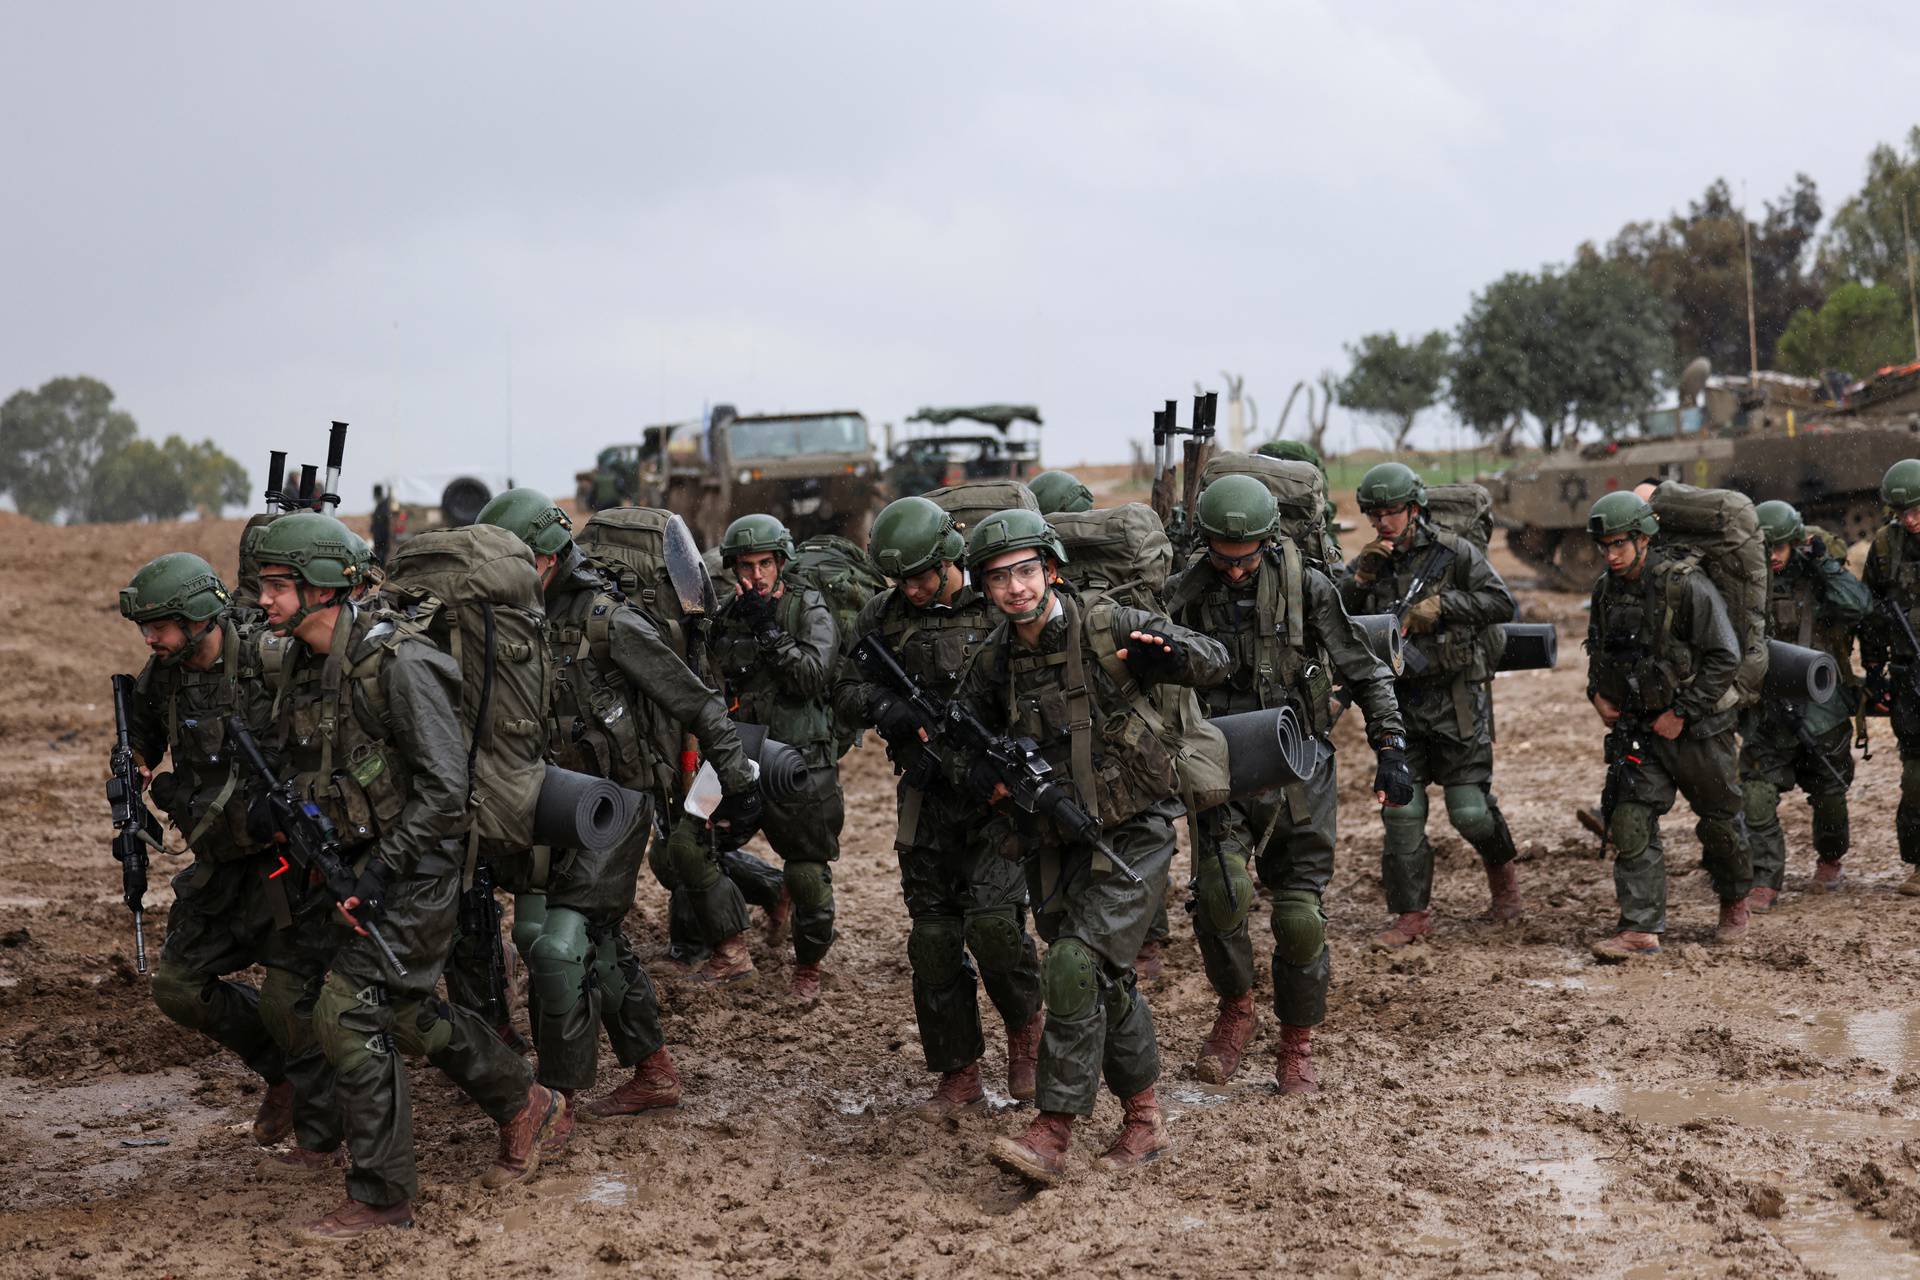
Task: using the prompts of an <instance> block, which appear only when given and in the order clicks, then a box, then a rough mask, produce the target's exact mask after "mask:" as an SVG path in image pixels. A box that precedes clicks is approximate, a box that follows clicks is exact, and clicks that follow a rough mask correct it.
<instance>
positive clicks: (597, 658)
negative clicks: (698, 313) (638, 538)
mask: <svg viewBox="0 0 1920 1280" xmlns="http://www.w3.org/2000/svg"><path fill="white" fill-rule="evenodd" d="M478 523H480V524H491V525H497V526H499V527H500V528H502V529H505V530H506V531H507V532H509V533H511V534H513V535H514V536H515V537H517V538H519V539H520V541H522V542H524V543H525V544H526V545H527V549H528V550H530V551H532V552H533V564H534V568H535V569H536V570H537V571H538V572H539V574H540V586H541V590H542V591H543V593H544V595H545V601H544V603H545V606H546V615H547V616H546V634H547V644H548V648H549V650H550V652H551V654H552V658H553V673H554V679H553V685H552V703H551V705H550V708H549V719H548V723H547V742H548V759H549V760H551V761H552V762H553V763H554V764H556V765H559V766H561V767H563V768H567V769H573V770H575V771H577V772H580V773H587V774H591V775H593V776H594V777H598V778H610V779H612V780H613V781H615V782H617V783H619V784H620V785H621V786H624V787H629V788H631V789H633V790H636V791H639V792H641V793H642V794H645V795H646V796H648V798H649V799H650V800H651V801H652V804H651V805H648V806H643V808H642V811H641V812H640V813H638V814H637V815H635V819H634V824H633V826H632V828H631V829H630V830H629V831H628V832H627V833H626V836H625V837H624V838H623V839H622V840H621V841H620V842H619V843H618V844H617V845H615V846H614V847H613V848H611V849H608V850H605V851H602V852H597V853H596V852H594V851H592V850H588V849H555V850H551V851H544V852H543V853H542V854H541V855H538V856H536V855H534V854H531V853H530V854H529V855H528V856H527V857H525V858H511V859H505V860H500V861H499V862H498V863H497V865H498V866H499V868H500V870H501V872H502V883H503V884H505V885H507V886H508V887H510V888H512V889H513V890H515V891H516V894H517V895H520V896H518V897H517V899H516V901H517V904H521V905H517V906H516V909H515V913H514V914H515V920H514V935H515V937H514V942H515V944H516V945H517V946H519V947H520V948H521V950H522V953H523V954H524V955H525V956H526V961H527V970H528V976H529V979H530V982H531V989H532V992H533V999H532V1000H531V1001H530V1002H529V1003H530V1005H531V1007H532V1013H533V1017H532V1026H533V1042H534V1047H535V1048H536V1049H537V1050H538V1051H539V1055H540V1065H539V1070H538V1074H537V1076H536V1078H537V1079H538V1080H539V1081H540V1083H541V1084H543V1085H546V1086H547V1087H548V1088H551V1089H557V1090H559V1091H560V1092H561V1093H562V1094H564V1095H565V1096H566V1098H567V1101H568V1103H569V1104H571V1103H572V1102H573V1098H574V1095H575V1094H576V1093H578V1092H579V1091H580V1090H582V1089H587V1088H591V1087H592V1086H593V1082H594V1077H595V1076H596V1074H597V1073H598V1068H599V1061H600V1037H599V1032H598V1028H600V1027H602V1026H604V1027H605V1028H606V1032H607V1039H608V1041H609V1042H611V1043H612V1045H613V1051H614V1056H615V1057H616V1058H618V1059H619V1062H620V1065H621V1066H623V1067H629V1068H631V1069H632V1071H633V1075H632V1077H631V1078H630V1079H628V1080H627V1081H626V1082H625V1083H623V1084H622V1085H620V1087H619V1088H617V1089H615V1090H614V1091H613V1092H612V1093H610V1094H608V1095H607V1096H606V1097H604V1098H598V1099H595V1100H594V1101H592V1102H589V1103H587V1104H586V1106H585V1107H584V1108H583V1110H584V1112H585V1114H587V1115H589V1116H592V1117H594V1118H596V1119H605V1118H608V1117H612V1116H628V1115H638V1114H639V1113H640V1112H642V1111H648V1110H652V1109H654V1108H656V1107H671V1106H677V1105H678V1104H679V1102H680V1093H681V1085H680V1077H679V1074H678V1073H677V1072H676V1071H675V1070H674V1065H673V1058H672V1056H671V1055H670V1054H669V1053H668V1052H667V1048H666V1037H665V1035H664V1034H663V1033H662V1031H661V1028H660V1004H659V1000H658V998H657V997H656V996H655V994H654V989H653V983H652V981H651V980H650V979H649V978H648V977H647V971H646V969H645V968H643V967H642V966H641V964H640V959H639V957H638V956H636V955H635V954H634V953H633V946H632V944H631V943H630V942H629V941H628V940H627V935H626V932H625V930H624V929H623V927H622V924H623V922H624V921H625V919H626V915H627V911H628V909H629V908H630V907H632V905H633V895H634V888H635V885H636V883H637V882H638V879H639V875H640V864H641V861H642V858H643V856H644V854H645V852H646V846H647V836H648V833H649V832H651V831H652V830H653V826H654V823H653V812H654V808H655V806H658V808H659V809H660V810H661V811H665V810H667V809H668V808H669V807H670V806H672V805H673V804H674V803H675V802H676V801H677V799H678V796H677V795H676V794H675V791H676V788H675V786H674V785H673V782H672V780H673V779H674V778H675V776H676V773H675V771H676V770H677V768H678V764H679V762H678V760H677V759H675V758H669V759H662V758H661V755H662V752H661V751H660V748H659V746H658V744H659V743H660V742H661V741H662V740H663V737H665V736H666V735H662V734H660V733H658V732H654V731H653V730H654V729H655V728H657V726H658V722H659V720H660V718H661V717H663V716H664V717H666V718H667V719H668V720H669V721H671V723H672V725H673V726H674V728H673V730H672V732H671V737H672V739H673V740H674V741H675V742H676V743H677V742H678V740H679V737H680V729H679V726H682V725H684V726H687V727H689V728H691V729H692V731H693V733H694V736H695V737H696V738H697V739H698V740H699V742H700V746H701V748H702V750H703V751H704V752H705V754H706V756H707V758H708V759H709V760H711V761H712V762H713V765H714V768H715V771H716V772H718V773H719V774H720V777H721V781H722V783H723V784H724V785H725V787H726V799H725V800H724V801H723V802H722V804H721V805H720V808H719V810H718V811H717V812H716V813H715V814H714V818H715V821H716V822H718V823H720V824H722V825H726V826H727V827H729V829H730V830H732V831H733V832H734V834H735V835H736V836H737V838H739V839H743V840H744V839H747V838H749V837H751V836H752V834H753V828H754V825H755V823H756V822H757V820H758V818H759V813H760V790H759V786H758V784H757V783H756V782H755V780H754V774H753V771H752V769H751V768H750V767H749V765H748V764H747V757H746V753H745V752H744V751H743V750H741V747H740V740H739V738H738V736H737V735H736V734H735V733H734V730H733V724H732V722H731V721H729V720H728V719H727V712H726V708H725V706H723V705H722V704H721V702H720V698H719V695H717V694H716V693H714V692H713V690H711V689H709V688H707V686H706V685H704V684H702V683H701V682H700V681H699V679H698V678H696V677H695V676H694V674H693V672H691V671H689V670H688V669H687V665H686V663H684V662H682V661H681V660H680V658H679V656H678V655H677V654H675V653H674V651H673V650H672V648H670V647H669V646H668V644H667V643H666V641H665V640H663V639H662V638H661V636H660V633H659V631H658V630H657V629H656V628H655V627H654V626H653V624H652V623H650V622H649V621H648V620H647V618H646V615H644V614H642V613H641V612H640V610H639V609H637V608H636V607H634V606H633V605H632V604H629V603H628V602H627V600H626V599H625V597H623V596H621V595H620V594H619V593H618V592H617V591H616V590H615V589H614V588H613V587H612V586H610V585H609V584H608V582H607V581H606V580H605V579H604V578H602V577H601V576H600V575H599V574H598V573H596V572H595V571H594V570H593V569H592V567H591V566H589V565H588V564H587V562H586V558H585V557H584V556H583V555H581V553H580V549H579V548H578V547H577V546H575V545H574V541H573V538H572V536H571V534H570V530H571V529H572V528H573V522H572V520H571V519H570V518H569V517H568V516H567V513H566V512H565V511H562V510H561V509H560V508H559V507H557V506H555V505H554V504H553V501H552V500H551V499H550V498H548V497H547V495H546V494H544V493H541V492H540V491H539V490H537V489H509V490H507V491H506V492H505V493H502V494H500V495H499V496H497V497H495V498H494V499H493V500H492V501H490V502H489V503H487V505H486V506H485V507H484V508H482V510H481V512H480V515H479V517H478ZM543 862H544V863H546V864H547V865H544V866H543V865H541V864H542V863H543ZM536 902H537V903H538V904H539V905H538V906H536ZM487 942H488V943H489V945H491V942H492V940H491V939H488V940H487ZM571 1120H572V1117H571V1114H569V1115H568V1116H567V1117H565V1118H563V1119H562V1120H561V1122H560V1125H559V1127H558V1129H557V1130H556V1138H557V1139H559V1140H561V1141H564V1139H565V1137H566V1134H567V1131H568V1130H569V1129H571V1127H572V1125H571Z"/></svg>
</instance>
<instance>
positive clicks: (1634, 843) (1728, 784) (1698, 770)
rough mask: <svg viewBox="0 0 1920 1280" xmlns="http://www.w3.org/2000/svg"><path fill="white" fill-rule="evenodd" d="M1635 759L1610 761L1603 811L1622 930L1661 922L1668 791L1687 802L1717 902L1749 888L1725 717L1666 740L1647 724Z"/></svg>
mask: <svg viewBox="0 0 1920 1280" xmlns="http://www.w3.org/2000/svg"><path fill="white" fill-rule="evenodd" d="M1639 742H1640V750H1639V752H1638V753H1637V754H1638V759H1637V760H1635V761H1629V762H1626V763H1624V764H1622V765H1620V766H1618V768H1619V769H1620V770H1621V772H1620V774H1619V783H1618V794H1617V796H1616V797H1615V798H1614V800H1613V805H1612V808H1611V809H1610V810H1609V813H1608V817H1607V836H1608V839H1609V841H1610V842H1611V843H1612V845H1613V849H1614V863H1613V886H1614V893H1615V895H1616V896H1617V897H1618V899H1619V902H1620V924H1619V927H1620V928H1621V929H1623V930H1635V931H1638V932H1641V933H1663V932H1665V931H1666V927H1667V865H1666V854H1665V849H1664V847H1663V846H1662V844H1661V842H1660V819H1661V818H1662V817H1663V816H1664V815H1665V814H1666V813H1667V811H1668V810H1669V809H1671V808H1673V802H1674V798H1675V796H1676V794H1678V795H1684V796H1685V797H1686V798H1687V803H1688V804H1690V805H1691V806H1693V812H1694V818H1695V821H1694V827H1693V829H1694V834H1696V835H1697V836H1699V837H1700V850H1701V856H1702V860H1703V861H1704V862H1705V863H1706V868H1707V874H1708V875H1709V876H1710V877H1711V878H1712V880H1713V888H1714V892H1715V893H1716V894H1717V895H1718V896H1719V898H1720V901H1721V902H1733V901H1737V900H1738V899H1741V898H1744V897H1746V896H1747V892H1748V891H1749V890H1750V889H1752V888H1753V855H1752V852H1751V851H1750V849H1749V848H1748V845H1747V838H1746V835H1745V833H1744V832H1742V831H1741V829H1740V821H1739V819H1740V801H1741V794H1740V786H1739V782H1738V778H1739V772H1740V770H1739V765H1740V761H1739V750H1738V747H1737V745H1736V743H1735V740H1734V732H1733V728H1732V726H1731V725H1728V726H1727V727H1726V728H1723V729H1721V730H1720V731H1719V732H1717V733H1709V734H1701V735H1697V736H1696V734H1695V731H1694V728H1693V727H1692V726H1689V727H1688V728H1687V730H1686V731H1685V732H1684V733H1683V734H1681V736H1680V737H1679V738H1678V739H1675V740H1674V741H1671V742H1670V741H1668V740H1667V739H1665V738H1662V737H1660V736H1659V735H1658V734H1655V733H1652V732H1651V731H1648V732H1646V733H1644V734H1642V735H1640V737H1639Z"/></svg>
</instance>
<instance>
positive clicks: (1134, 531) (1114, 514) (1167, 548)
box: [1047, 502, 1173, 610]
mask: <svg viewBox="0 0 1920 1280" xmlns="http://www.w3.org/2000/svg"><path fill="white" fill-rule="evenodd" d="M1047 523H1048V524H1050V525H1052V526H1053V531H1054V533H1055V534H1056V535H1057V536H1058V537H1059V539H1060V546H1061V548H1062V549H1063V550H1065V551H1066V553H1067V562H1066V563H1065V564H1063V565H1061V566H1060V571H1061V573H1062V575H1063V576H1064V577H1065V578H1066V579H1067V581H1068V582H1071V583H1072V584H1073V585H1074V587H1075V588H1077V589H1078V590H1079V591H1080V592H1081V593H1082V594H1085V595H1094V594H1102V595H1109V596H1112V597H1114V598H1115V599H1117V600H1120V601H1121V602H1122V603H1125V604H1130V605H1133V606H1134V607H1135V608H1140V609H1154V610H1158V609H1159V608H1160V591H1161V589H1162V588H1163V587H1165V586H1166V585H1167V575H1168V574H1169V573H1171V572H1172V570H1173V543H1172V542H1171V541H1170V540H1168V538H1167V531H1166V529H1165V528H1164V527H1163V526H1162V525H1161V523H1160V517H1159V516H1157V515H1155V514H1153V508H1152V507H1149V506H1147V505H1146V504H1145V503H1143V502H1129V503H1126V504H1125V505H1124V506H1118V507H1100V508H1097V509H1095V510H1093V511H1074V512H1056V513H1054V514H1053V515H1050V516H1048V517H1047Z"/></svg>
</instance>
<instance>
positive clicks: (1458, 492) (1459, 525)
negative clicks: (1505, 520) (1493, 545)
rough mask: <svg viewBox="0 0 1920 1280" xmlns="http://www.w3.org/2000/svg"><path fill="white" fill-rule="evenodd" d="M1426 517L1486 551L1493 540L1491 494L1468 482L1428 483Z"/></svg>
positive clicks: (1481, 487)
mask: <svg viewBox="0 0 1920 1280" xmlns="http://www.w3.org/2000/svg"><path fill="white" fill-rule="evenodd" d="M1427 519H1428V520H1430V521H1432V522H1433V523H1434V524H1435V525H1437V526H1439V527H1440V528H1442V529H1445V530H1446V531H1447V532H1448V533H1451V534H1455V535H1457V536H1459V537H1462V538H1465V539H1466V540H1467V541H1468V542H1471V543H1472V544H1473V545H1474V546H1476V547H1478V548H1479V549H1480V550H1482V551H1485V550H1486V549H1487V544H1488V543H1490V542H1492V541H1493V495H1492V494H1490V493H1488V492H1487V491H1486V489H1485V487H1483V486H1481V485H1477V484H1473V483H1471V482H1463V483H1460V484H1430V485H1428V486H1427Z"/></svg>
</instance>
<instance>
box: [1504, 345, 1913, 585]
mask: <svg viewBox="0 0 1920 1280" xmlns="http://www.w3.org/2000/svg"><path fill="white" fill-rule="evenodd" d="M1679 390H1680V394H1679V397H1678V402H1677V404H1676V405H1674V406H1673V407H1670V408H1664V409H1656V410H1652V411H1650V412H1648V413H1646V414H1643V415H1642V416H1641V421H1640V426H1639V430H1638V431H1637V432H1636V433H1634V434H1633V435H1630V436H1626V437H1616V438H1614V439H1610V440H1604V441H1600V442H1597V443H1587V444H1574V445H1571V446H1568V447H1565V448H1562V449H1559V450H1556V451H1555V452H1553V453H1551V454H1548V455H1546V456H1544V457H1542V458H1540V459H1538V460H1537V461H1534V462H1530V463H1526V464H1523V465H1520V466H1517V467H1514V468H1512V469H1510V470H1508V471H1506V472H1503V473H1502V474H1500V475H1498V476H1495V477H1492V478H1490V479H1487V480H1486V481H1485V483H1486V486H1487V488H1488V490H1489V491H1490V492H1491V493H1492V495H1493V500H1494V512H1495V516H1494V519H1495V522H1496V523H1497V524H1499V525H1500V526H1501V527H1502V528H1504V529H1505V530H1506V531H1507V546H1508V547H1509V548H1510V549H1511V550H1512V551H1513V553H1514V555H1516V556H1517V557H1519V558H1520V559H1521V560H1522V561H1524V562H1525V563H1527V564H1529V565H1532V566H1534V567H1535V568H1538V569H1540V570H1541V571H1542V576H1543V577H1544V578H1545V579H1546V580H1547V581H1548V582H1549V583H1551V584H1552V585H1556V586H1559V587H1561V588H1563V589H1566V590H1579V591H1584V590H1586V589H1587V588H1588V587H1589V586H1591V585H1592V583H1593V580H1594V578H1595V576H1596V575H1598V574H1599V573H1600V571H1601V569H1602V565H1601V562H1600V558H1599V556H1598V554H1597V553H1596V552H1595V551H1594V548H1593V544H1592V542H1591V541H1590V540H1589V539H1588V538H1587V536H1586V520H1587V511H1588V509H1589V508H1590V507H1592V506H1593V504H1594V501H1595V500H1596V499H1598V498H1599V497H1600V496H1601V495H1602V494H1605V493H1608V492H1610V491H1612V490H1614V489H1631V488H1632V487H1633V486H1635V485H1636V484H1639V483H1640V482H1642V481H1644V480H1653V481H1660V480H1679V481H1682V482H1683V483H1686V484H1690V485H1695V486H1698V487H1700V488H1716V489H1719V488H1725V489H1737V490H1739V491H1740V492H1741V493H1744V494H1747V495H1749V496H1750V497H1752V498H1753V500H1754V501H1755V502H1762V501H1765V500H1767V499H1769V498H1779V499H1782V500H1784V501H1787V502H1791V503H1793V504H1794V505H1795V506H1797V507H1798V508H1799V509H1800V512H1801V514H1802V515H1804V516H1805V517H1806V518H1807V520H1808V522H1809V523H1812V524H1817V525H1819V526H1821V527H1822V528H1824V529H1827V530H1828V531H1830V532H1833V533H1837V534H1839V535H1841V536H1842V537H1844V538H1846V540H1847V541H1848V542H1855V541H1858V540H1859V539H1861V538H1864V537H1866V536H1868V535H1869V534H1871V533H1872V532H1873V530H1874V528H1875V527H1876V526H1877V525H1878V524H1879V522H1880V520H1881V516H1882V513H1881V510H1880V498H1879V486H1880V477H1881V475H1882V474H1883V473H1885V471H1886V469H1887V468H1888V467H1889V466H1891V465H1892V464H1893V463H1895V462H1897V461H1898V460H1900V459H1901V458H1910V457H1914V456H1916V455H1920V437H1917V436H1916V432H1920V364H1916V365H1913V366H1907V367H1904V368H1899V369H1884V370H1881V371H1880V372H1879V373H1878V374H1877V375H1876V376H1875V377H1873V378H1871V379H1869V380H1867V381H1866V382H1863V383H1860V384H1856V385H1854V386H1852V387H1845V386H1826V385H1823V384H1822V383H1820V382H1818V381H1816V380H1814V379H1812V378H1795V377H1790V376H1788V375H1785V374H1776V373H1761V374H1758V375H1756V376H1753V377H1751V378H1749V377H1747V376H1740V377H1732V378H1722V377H1715V376H1713V374H1712V371H1711V370H1710V369H1709V368H1708V367H1707V364H1706V362H1705V361H1704V360H1696V361H1694V362H1693V364H1691V365H1689V366H1688V367H1687V369H1686V371H1685V372H1684V373H1683V374H1682V375H1681V380H1680V388H1679ZM1836 392H1837V393H1838V395H1837V396H1836V395H1835V393H1836Z"/></svg>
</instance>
